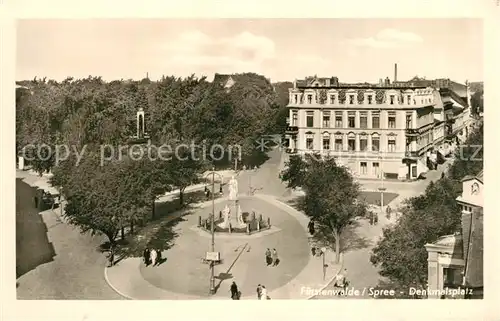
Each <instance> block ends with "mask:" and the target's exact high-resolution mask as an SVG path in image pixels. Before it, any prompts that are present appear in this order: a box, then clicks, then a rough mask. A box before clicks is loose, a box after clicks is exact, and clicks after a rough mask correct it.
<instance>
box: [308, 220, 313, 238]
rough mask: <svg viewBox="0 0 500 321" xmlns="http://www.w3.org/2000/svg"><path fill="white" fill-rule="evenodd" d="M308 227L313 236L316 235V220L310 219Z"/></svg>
mask: <svg viewBox="0 0 500 321" xmlns="http://www.w3.org/2000/svg"><path fill="white" fill-rule="evenodd" d="M307 228H308V229H309V234H311V236H313V235H314V222H313V221H312V220H310V221H309V224H307Z"/></svg>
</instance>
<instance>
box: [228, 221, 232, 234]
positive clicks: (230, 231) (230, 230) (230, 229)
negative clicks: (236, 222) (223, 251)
mask: <svg viewBox="0 0 500 321" xmlns="http://www.w3.org/2000/svg"><path fill="white" fill-rule="evenodd" d="M229 233H232V228H231V223H229Z"/></svg>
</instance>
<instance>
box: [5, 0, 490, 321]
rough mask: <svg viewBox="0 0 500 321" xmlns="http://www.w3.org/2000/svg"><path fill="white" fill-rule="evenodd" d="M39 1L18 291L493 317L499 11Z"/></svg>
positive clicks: (25, 135) (22, 36)
mask: <svg viewBox="0 0 500 321" xmlns="http://www.w3.org/2000/svg"><path fill="white" fill-rule="evenodd" d="M116 4H117V5H119V2H117V3H116ZM297 4H298V3H297ZM399 5H400V6H401V7H402V8H403V7H404V4H403V3H400V4H399ZM399 5H398V6H399ZM409 5H410V4H409ZM411 5H412V6H413V5H414V4H411ZM488 5H490V6H491V8H495V9H496V7H495V4H494V3H493V2H492V3H491V4H488ZM388 6H389V4H388ZM477 6H478V7H480V6H481V3H480V2H478V3H477ZM486 7H487V6H486V4H485V8H486ZM96 8H97V7H96ZM387 8H389V7H387ZM18 9H19V8H18ZM96 10H97V9H96ZM339 10H340V9H339ZM387 10H389V11H388V12H390V11H391V10H390V9H387ZM496 10H497V9H496ZM21 11H22V10H20V9H19V10H18V11H17V12H21ZM485 11H487V9H485V10H483V13H484V12H485ZM40 18H41V17H36V16H34V15H33V13H31V16H22V15H21V17H14V16H12V17H11V19H12V20H10V23H11V24H10V28H11V29H10V30H11V31H12V32H11V36H13V37H14V40H15V42H14V44H15V50H12V51H11V53H10V56H11V57H13V58H14V60H13V63H12V66H13V67H12V69H13V71H12V73H11V75H12V76H13V78H12V79H8V80H6V81H9V84H10V83H11V85H12V86H11V88H10V87H9V88H10V89H9V90H10V94H9V95H10V96H9V97H10V98H12V100H11V103H9V104H12V106H11V107H9V108H8V109H11V111H10V112H9V113H10V114H12V119H10V118H9V122H10V126H13V127H15V136H12V139H11V140H12V141H9V142H7V143H8V144H10V145H9V146H12V148H13V147H14V142H15V153H16V155H15V156H16V157H15V161H16V163H15V165H16V169H15V188H14V187H13V186H12V185H13V183H14V181H13V180H14V173H12V176H9V177H12V179H11V180H12V181H11V182H9V184H10V186H11V187H12V188H11V189H12V194H11V198H12V203H13V207H12V209H11V210H12V213H10V212H9V213H7V212H4V213H3V215H4V216H9V217H12V220H11V222H12V226H11V225H10V222H9V223H7V222H6V223H5V224H2V233H4V230H8V229H11V232H10V234H11V235H12V240H11V242H10V243H9V244H5V247H7V246H11V247H12V248H11V250H10V251H11V252H12V255H11V256H9V259H8V260H6V263H5V264H6V266H8V268H9V269H11V270H12V271H13V269H14V259H15V263H16V265H15V280H16V282H15V290H14V288H12V289H10V290H9V291H10V292H9V293H11V292H12V297H11V298H9V300H11V301H14V302H15V305H16V306H17V307H18V309H21V308H20V307H22V306H26V307H27V306H31V304H40V306H44V305H45V303H44V302H48V301H45V300H52V301H51V303H50V306H51V307H52V306H53V307H54V308H55V309H59V308H57V306H59V305H60V306H61V307H62V306H65V303H66V302H68V300H72V302H74V303H75V304H77V305H78V304H80V302H86V301H88V300H109V301H106V302H110V303H109V304H113V306H115V304H116V306H117V308H113V311H115V312H113V313H112V315H113V316H114V317H116V318H121V319H123V316H120V315H121V312H123V313H125V311H126V309H127V307H132V306H134V307H136V306H137V308H135V309H134V310H135V311H134V312H135V313H137V314H138V318H141V317H146V316H149V314H144V315H142V314H141V312H140V309H141V308H140V307H139V306H138V305H136V304H141V303H140V302H142V303H144V300H147V301H150V302H151V303H152V304H155V306H156V305H157V306H158V307H163V310H165V308H166V310H172V309H174V310H175V309H181V308H180V307H181V306H184V305H185V307H186V308H184V312H187V311H185V310H186V309H188V310H189V309H193V308H189V306H191V307H193V306H199V307H200V309H202V310H206V311H207V314H206V315H205V317H206V318H219V316H218V313H215V312H216V311H219V312H221V313H222V314H226V313H225V312H224V311H226V309H228V308H229V310H227V312H228V313H229V314H230V315H232V316H233V318H234V319H236V320H240V319H244V318H247V317H248V318H251V317H254V318H260V316H261V314H262V313H263V314H262V317H263V318H266V317H272V316H273V315H274V314H270V315H267V314H266V313H264V312H263V310H261V308H259V307H255V308H253V305H252V304H253V303H252V301H256V300H271V302H269V303H268V306H269V308H272V306H274V307H275V308H276V307H278V306H281V309H289V308H290V309H293V307H294V306H302V307H303V309H305V310H308V309H312V308H311V307H313V306H316V304H320V305H318V306H323V304H324V306H325V307H328V308H326V309H327V310H330V309H332V308H331V307H334V308H333V310H335V311H330V312H335V313H333V315H332V317H334V316H335V315H336V314H337V316H339V317H340V316H342V317H344V318H349V317H350V316H351V317H353V318H354V316H359V315H361V316H362V315H363V314H360V313H364V314H365V317H366V316H368V315H370V316H373V317H383V316H384V315H383V314H380V315H379V314H371V313H370V314H367V313H369V312H368V311H369V310H368V309H380V308H377V306H380V305H384V304H390V305H388V307H387V308H386V309H389V310H390V309H391V308H390V307H391V306H393V307H395V306H396V305H399V304H400V303H401V304H405V306H407V307H409V308H410V309H411V307H413V306H414V305H415V304H417V302H416V301H415V300H419V301H418V304H421V303H422V302H423V304H426V305H427V304H429V305H430V306H431V307H432V308H429V310H428V311H427V312H428V313H431V312H432V311H439V310H441V315H447V314H446V313H447V310H446V309H445V308H444V304H448V303H447V302H449V300H453V302H454V304H455V305H456V306H457V307H458V308H460V306H461V308H464V306H471V305H470V304H473V305H479V306H482V307H483V308H482V310H477V308H476V310H474V309H473V308H471V311H468V310H467V311H466V312H463V314H461V316H462V317H465V316H469V315H470V316H474V317H476V319H477V317H479V318H483V317H487V316H490V315H491V316H493V317H494V316H495V314H490V313H487V311H488V309H486V308H485V306H486V305H485V303H484V302H485V301H486V299H487V295H485V292H488V294H489V293H490V292H492V291H491V290H492V289H493V290H494V288H495V285H494V283H489V282H487V279H486V276H485V273H484V271H485V270H486V269H487V267H486V265H487V260H486V259H485V257H486V256H487V255H488V253H487V252H488V251H489V250H491V249H490V248H487V247H486V243H487V242H486V239H485V234H486V233H485V232H484V231H485V229H484V228H483V227H484V221H485V220H487V221H490V222H492V221H491V220H492V218H490V216H492V215H491V214H488V213H489V212H491V209H490V210H489V211H488V210H486V211H484V212H483V208H484V207H485V206H486V205H485V203H486V201H485V198H486V191H487V190H488V189H490V188H492V187H488V188H486V186H485V180H489V181H492V180H493V179H486V175H485V168H484V165H485V159H484V155H486V154H485V146H484V140H483V137H484V133H485V132H484V121H485V117H484V115H485V113H489V112H490V111H487V112H486V111H485V109H488V107H486V108H485V107H484V105H485V103H484V102H485V101H487V100H485V88H492V87H493V86H491V87H489V84H487V82H488V80H487V79H489V78H488V77H487V73H488V71H491V70H492V69H490V68H486V69H484V68H483V65H485V63H486V61H485V59H486V58H485V56H486V54H487V53H486V50H487V49H486V45H485V43H486V42H487V41H486V40H487V36H486V34H487V32H486V29H487V25H486V24H487V22H486V13H484V14H483V16H481V15H480V14H478V15H472V14H471V16H470V17H467V16H462V17H455V16H450V17H446V16H445V13H444V12H443V16H442V17H434V16H433V17H425V16H421V17H418V18H417V17H404V16H401V17H398V16H397V13H394V16H391V17H387V16H386V17H377V16H374V17H362V18H361V17H355V16H352V17H341V16H339V17H320V18H317V19H314V18H312V17H311V18H300V17H293V16H291V17H290V19H286V16H284V17H280V14H279V13H278V12H276V17H275V18H271V17H266V18H262V17H259V16H255V17H236V16H235V17H232V19H229V18H231V16H227V17H217V15H214V16H210V17H206V16H204V17H198V18H197V17H195V16H192V17H189V18H185V17H183V19H181V18H180V17H174V16H171V17H168V16H167V17H161V18H160V17H150V18H148V17H133V16H132V17H130V16H128V17H115V16H110V17H101V16H99V17H96V18H98V19H91V18H92V17H79V18H81V19H72V17H71V16H69V15H68V16H64V15H61V16H50V17H44V18H46V19H40ZM118 18H119V19H118ZM292 18H293V19H292ZM7 24H8V22H6V23H5V25H6V26H7ZM488 28H489V27H488ZM492 52H493V51H492ZM6 57H7V56H6ZM6 81H4V85H5V83H6ZM9 86H10V85H9ZM493 90H494V89H493ZM4 109H7V108H4ZM494 126H495V125H494V124H493V125H492V126H490V127H494ZM493 129H494V128H493ZM13 131H14V129H13ZM14 139H15V141H14ZM12 148H11V149H12ZM6 153H7V154H12V153H13V149H12V150H9V149H7V152H6ZM488 153H490V152H488ZM11 156H12V157H10V156H9V157H10V158H12V161H14V157H13V156H14V155H11ZM13 165H14V164H13V163H12V166H13ZM488 186H489V185H488ZM14 191H15V192H14ZM490 193H492V192H490ZM14 200H15V204H14ZM14 214H15V215H14ZM493 216H494V215H493ZM489 224H494V222H493V223H489ZM14 231H15V233H14ZM14 235H15V237H14ZM495 237H496V236H495ZM14 238H15V243H14ZM3 251H4V248H2V252H3ZM5 251H7V250H5ZM492 253H493V252H492ZM492 253H490V254H489V255H490V257H491V256H492V255H493V254H492ZM492 264H493V263H492ZM13 277H14V276H13V275H12V277H9V282H11V281H13V279H12V280H10V278H13ZM7 284H10V283H6V286H7ZM12 287H13V282H12ZM488 288H489V289H490V290H489V291H488ZM387 299H393V301H389V302H390V303H388V302H387ZM443 299H444V300H445V301H441V300H443ZM26 300H30V301H26ZM42 300H43V301H42ZM73 300H76V301H73ZM173 300H175V301H173ZM223 300H240V301H246V303H245V304H248V307H245V306H239V307H230V306H231V305H232V304H237V303H227V304H226V303H223ZM471 300H472V301H471ZM124 301H128V303H127V304H126V305H123V303H124ZM186 301H187V302H186ZM221 301H222V302H221ZM458 301H459V302H465V303H462V304H460V303H458V304H457V302H458ZM292 302H293V303H292ZM393 302H394V303H393ZM469 302H470V303H469ZM273 303H274V304H273ZM47 304H48V303H47ZM54 304H55V305H54ZM95 304H96V305H95V306H96V307H97V306H98V305H99V306H100V304H99V303H95ZM130 304H132V305H130ZM241 304H244V303H241ZM291 304H292V305H291ZM364 304H367V308H366V309H364V311H359V310H360V308H359V307H361V306H364ZM394 304H396V305H394ZM455 305H454V306H455ZM287 306H288V307H289V308H287ZM368 306H369V307H368ZM89 307H90V306H87V310H85V311H86V312H85V316H84V318H92V316H91V315H93V314H94V313H95V314H96V315H101V314H100V313H98V311H99V310H100V309H102V308H95V310H92V309H90V310H89ZM118 307H121V308H118ZM250 307H252V308H250ZM342 307H345V309H347V310H349V311H351V313H352V314H350V313H348V312H349V311H343V312H338V311H340V310H342ZM409 308H403V307H402V306H399V307H398V309H399V313H400V314H398V313H396V311H395V310H394V311H392V312H391V313H390V315H391V316H393V317H395V316H399V318H400V319H404V320H406V319H411V315H407V313H408V310H407V309H409ZM64 309H66V308H64ZM255 309H257V310H255ZM413 309H414V308H413ZM353 310H358V311H355V312H352V311H353ZM361 310H363V309H361ZM405 310H406V311H405ZM209 311H214V314H212V313H208V312H209ZM252 311H254V312H252ZM277 311H278V310H277ZM290 311H291V310H290ZM474 311H475V312H474ZM481 311H483V312H481ZM493 311H494V309H492V312H491V313H493ZM28 312H29V311H19V310H18V311H17V312H16V315H18V316H19V317H20V318H21V319H23V317H22V316H23V315H24V313H28ZM108 312H109V311H108ZM149 312H151V311H149ZM12 313H14V312H11V314H9V317H8V318H7V319H6V320H11V318H12V316H13V314H12ZM162 313H167V312H166V311H163V312H162ZM276 313H278V312H276ZM286 313H289V312H286ZM297 313H299V314H300V313H306V312H305V311H304V312H296V313H295V316H296V317H298V315H297ZM115 314H116V315H115ZM238 314H242V316H241V318H240V317H239V316H238ZM26 315H27V314H26ZM155 315H156V314H153V315H152V316H151V317H154V316H155ZM176 315H181V316H183V314H182V309H181V312H180V313H179V312H177V314H176ZM201 315H203V314H201ZM304 315H305V316H306V315H307V314H304ZM66 316H67V318H68V319H70V318H72V314H71V310H67V314H66ZM156 316H157V317H159V315H156ZM165 316H166V317H168V313H167V314H165ZM305 316H304V317H305ZM497 316H498V314H497ZM125 317H127V319H128V318H130V319H133V318H132V317H131V315H130V314H125ZM184 317H185V318H186V319H189V317H188V315H184ZM226 317H227V316H226ZM311 317H312V316H311ZM448 317H449V316H448ZM33 318H35V319H36V314H35V315H34V316H33ZM74 318H82V316H80V315H79V316H75V317H74ZM96 318H98V316H96ZM106 318H109V317H106ZM176 318H177V317H176ZM422 318H423V316H422ZM492 320H493V319H492Z"/></svg>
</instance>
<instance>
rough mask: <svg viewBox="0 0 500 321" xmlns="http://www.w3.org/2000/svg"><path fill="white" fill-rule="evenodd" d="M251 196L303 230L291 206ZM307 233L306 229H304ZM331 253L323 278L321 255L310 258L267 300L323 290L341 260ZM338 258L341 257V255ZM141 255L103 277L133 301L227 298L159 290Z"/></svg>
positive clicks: (306, 296)
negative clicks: (142, 269) (143, 270)
mask: <svg viewBox="0 0 500 321" xmlns="http://www.w3.org/2000/svg"><path fill="white" fill-rule="evenodd" d="M255 197H257V198H260V199H261V200H263V201H266V202H270V203H272V204H273V205H275V206H277V207H280V208H281V209H283V210H285V211H287V212H288V213H289V214H290V215H292V216H293V217H294V218H295V219H297V220H298V221H299V222H300V223H301V225H302V226H303V228H304V230H306V229H307V223H308V219H307V218H306V217H305V216H304V215H303V214H302V213H300V212H299V211H297V210H295V209H294V208H292V207H290V206H288V205H286V204H284V203H282V202H280V201H278V200H277V199H276V198H275V197H272V196H268V195H261V194H257V195H255ZM224 200H225V199H217V200H216V202H222V201H224ZM210 204H211V202H204V203H200V204H198V206H199V207H205V206H208V205H210ZM182 215H183V212H177V213H175V214H174V215H172V216H170V217H169V220H171V219H175V218H178V217H180V216H182ZM306 233H307V232H306ZM334 257H335V253H333V252H331V251H327V252H326V255H325V264H326V265H327V268H326V269H325V272H326V273H325V276H324V278H323V258H322V257H310V258H309V262H308V264H307V265H306V266H305V268H304V269H303V270H302V271H301V272H300V273H299V274H298V275H297V276H296V277H295V278H294V279H292V280H291V281H290V282H288V283H287V284H285V285H284V286H282V287H279V288H277V289H273V290H271V291H270V292H269V296H270V297H271V299H310V298H312V297H313V295H311V293H310V292H308V291H307V290H309V291H310V290H311V289H312V290H315V291H321V290H323V289H325V288H326V287H327V286H328V285H329V284H330V283H331V282H332V281H333V279H334V277H335V276H336V275H337V274H338V272H339V271H340V270H341V268H342V260H341V263H340V264H335V263H334ZM341 258H342V257H341ZM141 264H142V262H141V258H128V259H125V260H123V261H121V262H119V263H118V264H117V265H115V266H113V267H112V268H107V267H106V268H105V270H104V276H105V279H106V281H107V282H108V284H109V285H110V286H111V287H112V288H113V289H114V290H115V291H116V292H118V293H119V294H120V295H122V296H123V297H125V298H128V299H134V300H172V299H174V300H175V299H178V300H193V299H198V300H203V299H229V298H227V297H226V296H220V295H217V294H216V295H214V296H210V297H208V296H207V297H200V296H192V295H186V294H179V293H174V292H171V291H167V290H164V289H160V288H158V287H156V286H154V285H152V284H151V283H149V282H148V281H146V280H145V279H144V278H143V277H142V275H141V272H140V270H139V267H140V266H141ZM241 299H242V300H252V299H253V300H255V299H256V298H255V294H254V293H252V294H250V295H246V293H244V294H243V297H242V298H241Z"/></svg>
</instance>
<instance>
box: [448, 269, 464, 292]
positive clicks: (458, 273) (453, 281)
mask: <svg viewBox="0 0 500 321" xmlns="http://www.w3.org/2000/svg"><path fill="white" fill-rule="evenodd" d="M443 285H444V287H445V288H453V287H459V286H460V285H462V269H460V268H443Z"/></svg>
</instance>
